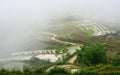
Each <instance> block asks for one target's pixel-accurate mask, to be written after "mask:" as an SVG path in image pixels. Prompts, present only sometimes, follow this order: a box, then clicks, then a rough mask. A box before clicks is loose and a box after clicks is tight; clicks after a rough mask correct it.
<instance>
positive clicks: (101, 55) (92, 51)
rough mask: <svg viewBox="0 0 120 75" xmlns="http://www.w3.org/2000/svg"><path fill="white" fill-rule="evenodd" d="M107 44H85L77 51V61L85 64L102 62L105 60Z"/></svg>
mask: <svg viewBox="0 0 120 75" xmlns="http://www.w3.org/2000/svg"><path fill="white" fill-rule="evenodd" d="M108 48H109V47H108V45H106V44H101V43H92V44H87V45H85V46H83V47H81V49H80V50H78V51H77V55H78V58H77V59H78V63H80V64H85V65H87V66H90V65H97V64H104V63H106V62H107V56H106V51H107V50H108Z"/></svg>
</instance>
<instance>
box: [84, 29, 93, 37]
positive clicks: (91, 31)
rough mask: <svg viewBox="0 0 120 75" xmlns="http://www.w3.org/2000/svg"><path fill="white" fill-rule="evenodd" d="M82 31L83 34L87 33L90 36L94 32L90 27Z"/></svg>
mask: <svg viewBox="0 0 120 75" xmlns="http://www.w3.org/2000/svg"><path fill="white" fill-rule="evenodd" d="M83 32H84V33H85V34H87V35H88V36H92V35H93V34H94V31H93V30H91V29H86V30H83Z"/></svg>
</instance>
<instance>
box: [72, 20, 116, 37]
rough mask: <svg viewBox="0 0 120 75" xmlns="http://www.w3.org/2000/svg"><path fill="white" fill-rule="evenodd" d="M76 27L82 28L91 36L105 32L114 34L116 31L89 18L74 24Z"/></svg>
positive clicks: (105, 33)
mask: <svg viewBox="0 0 120 75" xmlns="http://www.w3.org/2000/svg"><path fill="white" fill-rule="evenodd" d="M74 26H75V27H76V28H79V29H81V30H83V31H84V32H85V33H87V34H88V35H93V36H100V35H107V34H114V33H116V31H115V30H112V29H110V28H107V27H106V26H105V25H103V24H98V23H96V22H92V21H90V20H84V21H83V22H79V23H77V24H75V25H74Z"/></svg>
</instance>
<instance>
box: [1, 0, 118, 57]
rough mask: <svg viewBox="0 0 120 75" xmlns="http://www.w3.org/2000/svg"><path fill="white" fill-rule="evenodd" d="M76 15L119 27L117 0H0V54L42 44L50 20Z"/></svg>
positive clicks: (7, 53) (41, 47)
mask: <svg viewBox="0 0 120 75" xmlns="http://www.w3.org/2000/svg"><path fill="white" fill-rule="evenodd" d="M71 15H72V16H79V17H80V18H83V19H90V20H93V21H98V22H101V23H106V24H107V25H108V26H111V27H114V28H115V29H116V30H118V31H119V30H120V16H119V15H120V1H119V0H0V58H2V57H7V56H9V54H11V53H13V52H17V51H18V52H20V51H25V50H39V49H44V48H45V47H46V45H45V43H42V42H40V41H39V40H38V39H37V38H44V37H43V35H41V32H43V31H46V30H48V29H49V27H50V26H51V25H52V23H53V21H56V20H57V19H60V18H65V17H67V16H71Z"/></svg>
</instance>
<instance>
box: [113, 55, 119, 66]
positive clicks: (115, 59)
mask: <svg viewBox="0 0 120 75" xmlns="http://www.w3.org/2000/svg"><path fill="white" fill-rule="evenodd" d="M111 63H112V65H114V66H120V54H116V55H115V56H113V58H112V62H111Z"/></svg>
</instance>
